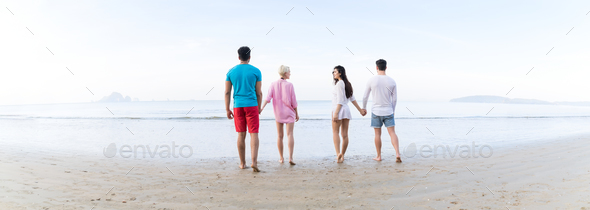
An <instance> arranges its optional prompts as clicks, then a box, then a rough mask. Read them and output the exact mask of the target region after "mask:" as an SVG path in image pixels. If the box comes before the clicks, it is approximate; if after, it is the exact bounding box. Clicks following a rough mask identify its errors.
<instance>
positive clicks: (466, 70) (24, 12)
mask: <svg viewBox="0 0 590 210" xmlns="http://www.w3.org/2000/svg"><path fill="white" fill-rule="evenodd" d="M0 6H1V7H2V8H0V29H1V33H0V58H1V60H0V69H1V72H2V75H1V76H0V88H1V89H2V91H0V105H9V104H37V103H72V102H90V101H93V100H94V101H97V100H99V99H101V98H102V97H103V96H106V95H109V94H110V93H111V92H119V93H121V94H123V95H124V96H130V97H132V98H139V99H140V100H141V101H151V100H152V99H154V100H166V99H170V100H191V99H195V100H222V99H223V85H224V80H225V74H226V73H227V71H228V70H229V69H230V68H232V67H233V66H234V65H236V64H237V63H238V59H237V56H238V55H237V52H236V51H237V49H238V48H239V47H240V46H244V45H247V46H250V47H251V48H252V47H253V48H254V49H253V51H252V61H251V64H252V65H254V66H256V67H258V68H259V69H260V70H261V71H262V74H263V92H264V94H266V91H267V90H268V89H267V88H268V86H269V84H270V83H271V82H272V81H274V80H276V79H278V78H279V76H278V74H277V70H278V67H279V66H280V65H287V66H290V67H291V72H292V73H291V74H292V79H291V82H293V84H294V86H295V91H296V93H297V97H298V99H299V100H330V99H331V91H332V83H331V82H332V78H331V71H332V69H333V67H334V66H336V65H343V66H344V67H345V68H346V70H347V74H348V77H349V79H350V81H351V82H352V85H353V87H354V90H355V96H356V97H357V98H361V97H362V93H363V90H364V87H365V84H366V81H367V80H368V79H369V77H371V76H372V74H371V73H370V72H369V71H368V70H367V68H369V69H370V70H371V71H372V72H373V73H375V61H376V60H377V59H380V58H383V59H385V60H387V61H388V70H387V72H388V75H390V76H392V77H393V78H394V79H395V80H396V82H397V84H398V94H399V96H398V100H400V101H448V100H450V99H452V98H457V97H463V96H469V95H496V96H506V93H508V91H510V89H512V88H513V87H514V89H513V90H512V91H511V92H510V94H508V96H506V97H510V98H529V99H539V100H546V101H590V94H588V93H587V92H588V90H590V82H588V80H589V79H590V71H589V70H590V59H588V58H590V40H589V39H587V37H590V20H589V19H590V14H589V15H586V14H587V13H588V12H590V1H487V2H484V1H102V0H101V1H0ZM306 7H307V8H306ZM291 9H292V10H291ZM308 9H309V10H311V12H310V11H309V10H308ZM290 10H291V11H290ZM289 11H290V12H289ZM288 12H289V13H288ZM312 12H313V14H312ZM12 13H14V15H13V14H12ZM287 13H288V15H286V14H287ZM273 27H274V28H273ZM572 27H574V29H573V30H571V29H572ZM27 28H28V29H30V31H31V32H32V33H33V34H34V35H33V34H32V33H31V32H29V30H27ZM327 28H329V30H328V29H327ZM271 29H272V31H271ZM570 30H571V31H570ZM269 31H270V33H269ZM330 31H331V32H330ZM568 31H570V32H569V34H568V35H566V33H568ZM267 33H268V34H267ZM332 33H334V35H332ZM553 47H554V48H553ZM47 48H49V49H50V50H51V52H53V53H54V54H55V55H52V54H51V52H49V50H48V49H47ZM347 48H348V49H350V50H351V51H352V53H354V55H353V54H352V53H351V52H349V50H348V49H347ZM552 48H553V50H551V49H552ZM549 50H551V52H550V53H549V54H548V55H546V53H547V52H549ZM66 67H68V68H69V69H70V70H71V71H72V72H73V73H74V75H72V73H70V72H69V71H68V69H66ZM533 67H535V68H534V69H533V70H532V71H531V72H530V73H529V74H528V75H525V74H526V73H527V72H529V70H530V69H531V68H533ZM87 87H88V88H89V89H90V90H91V91H92V92H93V93H94V95H92V94H91V93H90V92H89V91H88V90H87V89H86V88H87ZM211 88H213V90H211ZM209 90H211V92H210V93H209V94H207V92H209ZM206 94H207V95H206Z"/></svg>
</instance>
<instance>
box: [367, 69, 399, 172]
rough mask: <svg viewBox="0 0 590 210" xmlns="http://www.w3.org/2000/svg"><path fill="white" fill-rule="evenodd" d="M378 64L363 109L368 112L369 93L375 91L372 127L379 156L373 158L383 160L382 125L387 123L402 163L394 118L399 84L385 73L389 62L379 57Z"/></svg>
mask: <svg viewBox="0 0 590 210" xmlns="http://www.w3.org/2000/svg"><path fill="white" fill-rule="evenodd" d="M376 64H377V75H375V76H373V77H371V79H369V81H368V82H367V87H366V89H365V95H364V96H363V110H364V112H365V113H366V111H367V109H366V108H367V102H368V100H369V94H370V93H371V92H373V94H372V95H373V107H372V108H371V127H373V128H375V148H376V149H377V157H375V158H373V160H376V161H381V127H382V126H383V125H385V127H386V128H387V132H388V133H389V136H390V137H391V144H393V148H395V155H396V162H398V163H401V162H402V160H401V158H400V153H399V142H398V139H397V135H396V134H395V120H394V118H393V115H394V114H395V105H396V103H397V86H396V84H395V80H393V78H391V77H389V76H387V75H386V74H385V69H387V62H386V61H385V60H383V59H379V60H377V62H376Z"/></svg>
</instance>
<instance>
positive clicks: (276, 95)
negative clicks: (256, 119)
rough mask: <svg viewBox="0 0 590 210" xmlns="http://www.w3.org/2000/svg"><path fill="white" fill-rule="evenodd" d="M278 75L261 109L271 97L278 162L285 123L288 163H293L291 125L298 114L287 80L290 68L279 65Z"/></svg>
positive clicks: (290, 86) (291, 85) (293, 93)
mask: <svg viewBox="0 0 590 210" xmlns="http://www.w3.org/2000/svg"><path fill="white" fill-rule="evenodd" d="M279 75H281V79H279V80H277V81H274V82H273V83H272V84H271V85H270V88H269V89H268V96H267V97H266V100H264V103H263V104H262V109H261V111H260V112H262V110H264V107H265V106H266V104H267V103H270V101H271V100H272V99H274V100H273V102H272V107H273V110H274V112H275V119H276V121H277V133H278V134H279V138H278V141H277V146H278V147H279V155H280V156H281V159H279V162H280V163H283V161H284V159H283V124H287V138H288V139H289V163H290V164H291V165H295V163H294V162H293V146H294V145H295V142H294V141H295V140H294V139H293V126H294V124H295V122H297V121H299V114H298V113H297V99H296V98H295V90H294V89H293V84H291V83H290V82H287V79H289V78H290V76H291V70H290V69H289V67H288V66H283V65H281V67H279Z"/></svg>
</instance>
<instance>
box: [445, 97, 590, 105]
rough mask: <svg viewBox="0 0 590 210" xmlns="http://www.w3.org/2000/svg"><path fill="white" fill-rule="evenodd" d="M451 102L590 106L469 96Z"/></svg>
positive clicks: (581, 103) (576, 103)
mask: <svg viewBox="0 0 590 210" xmlns="http://www.w3.org/2000/svg"><path fill="white" fill-rule="evenodd" d="M450 102H465V103H507V104H546V105H570V106H590V101H579V102H566V101H562V102H549V101H541V100H536V99H524V98H506V97H502V96H485V95H482V96H467V97H461V98H454V99H451V101H450Z"/></svg>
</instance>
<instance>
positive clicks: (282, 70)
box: [279, 65, 291, 77]
mask: <svg viewBox="0 0 590 210" xmlns="http://www.w3.org/2000/svg"><path fill="white" fill-rule="evenodd" d="M287 72H291V69H290V68H289V67H288V66H285V65H281V67H279V75H281V77H283V76H285V74H286V73H287Z"/></svg>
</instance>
